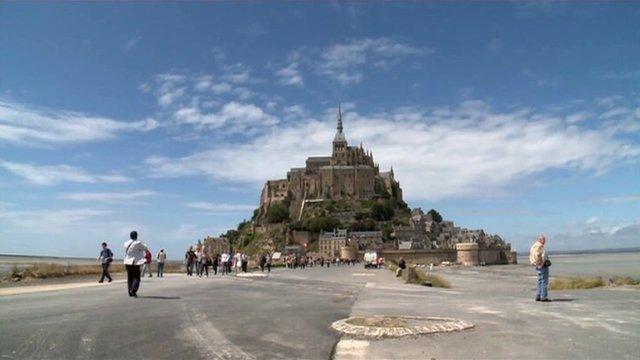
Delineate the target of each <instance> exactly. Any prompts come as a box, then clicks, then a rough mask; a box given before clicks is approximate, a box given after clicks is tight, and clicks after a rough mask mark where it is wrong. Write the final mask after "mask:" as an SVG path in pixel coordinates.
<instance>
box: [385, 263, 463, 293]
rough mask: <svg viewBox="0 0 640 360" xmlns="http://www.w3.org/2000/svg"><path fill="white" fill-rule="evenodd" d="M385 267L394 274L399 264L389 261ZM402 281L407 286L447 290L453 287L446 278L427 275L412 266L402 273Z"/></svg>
mask: <svg viewBox="0 0 640 360" xmlns="http://www.w3.org/2000/svg"><path fill="white" fill-rule="evenodd" d="M385 266H386V267H387V269H389V270H391V271H393V272H394V273H395V272H396V271H397V270H398V264H397V263H396V262H395V261H393V260H391V261H387V263H386V264H385ZM402 279H404V282H405V283H407V284H418V285H428V286H432V287H439V288H445V289H448V288H450V287H451V283H450V282H449V281H448V280H447V279H445V278H444V277H442V276H440V275H435V274H429V275H427V273H426V271H425V270H424V269H421V268H417V267H412V266H408V267H407V268H406V269H404V271H403V272H402Z"/></svg>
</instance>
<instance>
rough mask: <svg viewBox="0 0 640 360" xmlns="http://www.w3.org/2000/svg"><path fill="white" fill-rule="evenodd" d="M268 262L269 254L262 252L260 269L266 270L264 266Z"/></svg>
mask: <svg viewBox="0 0 640 360" xmlns="http://www.w3.org/2000/svg"><path fill="white" fill-rule="evenodd" d="M266 264H267V256H266V255H265V254H264V253H262V255H260V271H261V272H264V266H265V265H266Z"/></svg>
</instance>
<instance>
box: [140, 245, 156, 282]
mask: <svg viewBox="0 0 640 360" xmlns="http://www.w3.org/2000/svg"><path fill="white" fill-rule="evenodd" d="M144 259H145V262H144V265H142V274H140V276H144V274H146V273H147V271H149V277H153V275H152V274H151V251H149V249H148V248H147V250H145V251H144Z"/></svg>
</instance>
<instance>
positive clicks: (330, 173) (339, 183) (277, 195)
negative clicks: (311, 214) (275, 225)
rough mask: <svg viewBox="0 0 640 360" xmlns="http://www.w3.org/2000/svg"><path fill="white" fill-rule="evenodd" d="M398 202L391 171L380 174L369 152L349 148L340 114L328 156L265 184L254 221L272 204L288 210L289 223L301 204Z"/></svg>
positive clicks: (398, 190)
mask: <svg viewBox="0 0 640 360" xmlns="http://www.w3.org/2000/svg"><path fill="white" fill-rule="evenodd" d="M387 195H388V196H390V197H393V198H395V199H398V200H402V189H401V188H400V184H399V183H398V181H396V180H395V177H394V173H393V168H392V169H391V170H390V171H388V172H380V171H379V167H378V164H376V163H375V162H374V161H373V155H372V154H371V152H370V151H368V150H365V149H364V148H363V147H362V144H361V145H360V146H349V144H348V142H347V139H346V137H345V135H344V132H343V126H342V111H341V110H338V126H337V131H336V134H335V136H334V138H333V143H332V153H331V156H312V157H309V158H307V161H306V164H305V167H303V168H292V169H291V170H289V172H288V173H287V177H286V179H278V180H269V181H267V182H266V183H265V184H264V187H263V188H262V193H261V196H260V208H259V209H258V214H257V217H256V220H257V222H258V223H260V222H261V221H262V220H263V219H264V217H265V215H266V213H267V210H268V209H269V207H270V206H271V205H272V204H274V203H282V204H286V205H288V206H289V213H290V217H291V218H292V219H295V218H297V217H298V216H299V215H300V214H301V212H302V209H303V206H304V204H305V202H315V201H319V200H369V199H375V198H377V197H380V196H387Z"/></svg>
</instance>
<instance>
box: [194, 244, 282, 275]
mask: <svg viewBox="0 0 640 360" xmlns="http://www.w3.org/2000/svg"><path fill="white" fill-rule="evenodd" d="M184 262H185V265H186V270H187V276H193V269H194V267H195V270H196V274H195V275H196V276H198V277H203V276H205V277H208V276H209V267H211V269H212V271H213V275H217V274H218V271H220V273H221V274H222V275H227V274H230V273H231V272H232V271H233V272H235V273H238V272H240V271H242V272H245V273H246V272H247V271H248V267H249V256H248V255H247V254H243V253H241V252H236V253H235V254H231V253H228V252H226V251H225V252H223V253H222V254H213V255H211V254H209V253H208V252H207V250H206V249H204V248H198V249H194V248H193V246H190V247H189V249H188V250H187V252H186V253H185V255H184ZM259 264H260V269H261V270H262V271H264V270H265V268H266V269H267V271H268V272H271V256H269V255H267V254H262V255H261V256H260V261H259Z"/></svg>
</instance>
